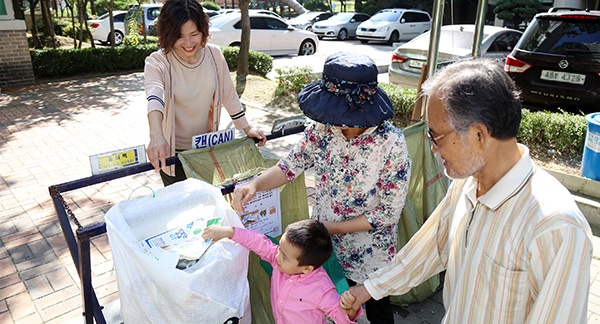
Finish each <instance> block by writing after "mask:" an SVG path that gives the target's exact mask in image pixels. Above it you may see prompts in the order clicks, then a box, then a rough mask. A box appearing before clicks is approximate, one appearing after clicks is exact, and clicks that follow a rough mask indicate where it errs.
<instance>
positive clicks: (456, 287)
mask: <svg viewBox="0 0 600 324" xmlns="http://www.w3.org/2000/svg"><path fill="white" fill-rule="evenodd" d="M423 93H424V94H425V95H427V96H428V97H429V101H428V106H427V109H428V124H429V131H428V133H427V136H428V137H429V139H430V141H431V144H432V149H433V150H434V152H436V153H439V154H440V157H441V159H442V161H443V166H444V169H445V172H446V174H447V175H448V177H450V178H451V179H453V181H452V183H451V185H450V187H449V189H448V193H447V195H446V197H445V198H444V200H443V201H442V202H441V203H440V204H439V206H438V207H437V208H436V210H435V211H434V212H433V213H432V215H431V216H430V217H429V218H428V220H427V222H426V223H425V224H424V225H423V226H422V228H421V229H420V230H419V232H417V233H416V234H415V235H414V236H413V238H412V239H411V240H410V242H408V244H406V246H404V248H403V249H402V250H400V251H399V252H398V253H397V254H396V256H395V257H394V259H393V261H392V264H391V265H389V266H387V267H385V268H382V269H380V270H378V271H376V272H374V273H372V274H370V275H369V278H368V279H367V280H366V281H365V282H364V283H363V285H359V286H356V287H352V288H351V290H350V291H349V292H347V293H346V294H345V295H344V296H343V297H342V300H341V304H342V307H343V308H349V307H353V308H356V307H357V305H360V303H362V302H364V301H365V300H368V299H370V298H374V299H380V298H382V297H384V296H388V295H400V294H403V293H405V292H407V291H408V290H410V289H411V288H412V287H415V286H417V285H418V284H419V283H421V282H423V281H425V280H426V279H428V278H429V277H431V276H433V275H435V274H437V273H440V272H442V271H444V270H445V271H446V273H445V281H444V292H443V300H444V307H445V314H444V319H443V322H444V323H585V322H586V321H587V320H586V317H587V301H588V291H589V282H590V263H591V258H592V234H591V230H590V227H589V224H588V223H587V221H586V219H585V218H584V216H583V215H582V213H581V211H579V209H578V208H577V205H576V204H575V201H574V200H573V198H572V196H571V194H570V193H569V191H568V190H567V189H565V188H564V187H563V186H562V185H561V184H560V183H559V182H558V181H557V180H556V179H554V178H553V177H552V176H551V175H549V174H548V173H547V172H546V171H544V170H543V169H541V168H540V167H537V166H536V165H535V164H534V162H533V160H532V159H531V157H530V155H529V150H528V148H527V147H526V146H524V145H522V144H519V143H517V133H518V130H519V124H520V122H521V104H520V100H519V92H518V91H517V90H516V88H515V85H514V84H513V82H512V80H511V79H510V78H509V77H508V76H507V75H506V73H505V72H504V71H503V70H502V68H501V67H500V66H499V65H498V64H497V63H495V62H493V61H489V60H484V59H472V60H464V61H461V62H458V63H455V64H453V65H450V66H448V67H447V68H445V69H444V70H442V71H441V72H440V73H438V74H437V75H435V76H434V77H433V78H431V79H430V80H428V81H427V82H426V83H425V84H424V85H423ZM352 302H353V303H352Z"/></svg>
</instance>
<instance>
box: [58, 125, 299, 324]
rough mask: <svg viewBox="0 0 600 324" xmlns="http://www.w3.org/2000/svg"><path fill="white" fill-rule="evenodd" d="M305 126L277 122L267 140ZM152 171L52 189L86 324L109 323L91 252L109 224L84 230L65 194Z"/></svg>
mask: <svg viewBox="0 0 600 324" xmlns="http://www.w3.org/2000/svg"><path fill="white" fill-rule="evenodd" d="M304 122H305V119H304V118H303V117H293V118H289V119H284V120H281V121H276V122H275V123H274V126H273V128H272V130H271V133H270V134H268V135H267V140H272V139H276V138H280V137H283V136H286V135H291V134H296V133H300V132H302V131H303V130H304V127H305V126H304ZM178 163H181V162H180V161H179V159H178V158H177V157H176V156H174V157H169V158H167V160H166V164H167V165H173V164H178ZM150 170H154V167H153V166H152V165H151V164H150V163H144V164H139V165H134V166H131V167H127V168H123V169H118V170H114V171H109V172H106V173H102V174H98V175H94V176H90V177H87V178H82V179H78V180H73V181H69V182H65V183H62V184H57V185H52V186H50V187H48V190H49V192H50V196H51V197H52V202H53V203H54V208H55V209H56V213H57V214H58V220H59V222H60V227H61V229H62V232H63V235H64V237H65V241H66V242H67V246H68V248H69V252H70V253H71V257H72V258H73V263H74V264H75V267H76V268H77V273H78V275H79V280H80V284H81V285H80V286H81V297H82V304H83V305H82V306H83V316H84V318H85V323H89V324H92V323H94V319H95V320H96V323H99V324H105V323H106V319H105V317H104V314H103V313H102V309H103V306H101V305H100V303H99V302H98V298H97V297H96V293H95V291H94V288H93V286H92V269H91V252H90V241H91V239H92V238H94V237H96V236H99V235H102V234H105V233H106V223H105V222H103V221H102V222H98V223H95V224H92V225H88V226H82V225H81V223H80V222H79V220H78V219H77V218H76V217H75V215H74V214H73V212H72V211H71V209H70V208H69V206H68V205H67V203H66V201H65V200H64V198H63V197H62V195H61V194H62V193H65V192H69V191H73V190H77V189H81V188H84V187H88V186H92V185H96V184H100V183H105V182H108V181H112V180H115V179H119V178H122V177H127V176H131V175H135V174H138V173H142V172H147V171H150ZM233 189H234V185H230V186H225V187H221V193H222V194H224V195H225V194H228V193H231V192H233ZM71 221H72V222H73V223H74V224H75V225H76V226H77V229H76V231H75V233H73V228H72V226H71Z"/></svg>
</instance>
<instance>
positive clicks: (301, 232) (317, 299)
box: [202, 219, 362, 324]
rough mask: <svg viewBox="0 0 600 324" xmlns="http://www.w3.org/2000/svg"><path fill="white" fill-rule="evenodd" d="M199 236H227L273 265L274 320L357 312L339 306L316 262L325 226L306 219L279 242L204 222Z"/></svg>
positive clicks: (343, 318)
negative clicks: (202, 231)
mask: <svg viewBox="0 0 600 324" xmlns="http://www.w3.org/2000/svg"><path fill="white" fill-rule="evenodd" d="M202 237H203V238H204V239H211V238H212V239H213V240H215V241H216V240H220V239H222V238H229V239H231V240H233V241H234V242H238V243H240V244H242V245H243V246H245V247H246V248H248V249H249V250H251V251H253V252H254V253H256V254H257V255H258V256H260V258H261V259H263V260H265V261H267V262H269V263H270V264H271V265H272V266H273V274H272V275H271V307H272V309H273V317H274V318H275V323H277V324H284V323H286V324H296V323H326V317H330V318H331V319H332V320H333V321H334V322H335V323H336V324H341V323H355V320H356V318H358V317H359V316H360V315H361V314H362V308H359V309H358V310H346V311H347V312H349V314H348V313H345V312H344V310H342V309H341V307H340V296H339V295H338V293H337V291H336V289H335V285H334V284H333V282H332V281H331V279H330V278H329V275H327V272H325V269H323V267H321V265H323V264H324V263H325V262H326V261H327V260H328V259H329V257H330V256H331V253H332V250H333V248H332V245H331V238H330V236H329V233H328V232H327V229H326V228H325V226H324V225H323V224H322V223H321V222H319V221H316V220H312V219H306V220H302V221H298V222H295V223H292V224H290V225H288V227H287V228H286V230H285V232H284V233H283V235H282V236H281V241H280V242H279V245H277V244H274V243H273V242H271V240H270V239H269V238H268V237H267V236H265V235H264V234H262V233H260V232H256V231H253V230H248V229H244V228H239V227H228V226H217V225H212V226H209V227H207V228H206V229H205V230H204V233H203V234H202Z"/></svg>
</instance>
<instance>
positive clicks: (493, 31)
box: [388, 25, 523, 88]
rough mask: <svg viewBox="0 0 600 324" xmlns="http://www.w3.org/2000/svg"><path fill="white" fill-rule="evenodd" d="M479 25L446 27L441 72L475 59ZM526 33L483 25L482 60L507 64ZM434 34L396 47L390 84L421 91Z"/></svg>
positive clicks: (442, 37) (440, 55) (442, 34)
mask: <svg viewBox="0 0 600 324" xmlns="http://www.w3.org/2000/svg"><path fill="white" fill-rule="evenodd" d="M474 33H475V25H446V26H442V28H441V31H440V42H439V48H438V56H437V64H438V69H439V68H441V67H443V66H444V65H447V64H450V63H452V62H455V61H458V60H462V59H465V58H469V57H471V52H472V47H473V37H474ZM521 35H523V33H522V32H520V31H518V30H515V29H510V28H503V27H497V26H488V25H486V26H483V35H482V38H481V48H480V54H481V57H485V58H489V59H493V60H497V61H498V64H500V65H502V66H503V65H504V61H505V59H506V56H508V54H510V52H511V51H512V50H513V48H515V45H516V44H517V42H518V41H519V39H520V38H521ZM429 38H430V33H429V32H427V33H425V34H422V35H420V36H418V37H416V38H414V39H413V40H411V41H410V42H408V43H406V44H402V45H400V46H398V48H396V50H395V51H394V54H393V55H392V61H391V64H390V65H389V66H388V76H389V81H390V83H393V84H397V85H399V86H400V87H405V88H417V87H418V85H419V79H420V78H421V70H422V68H423V65H424V64H425V63H426V62H427V53H428V52H429Z"/></svg>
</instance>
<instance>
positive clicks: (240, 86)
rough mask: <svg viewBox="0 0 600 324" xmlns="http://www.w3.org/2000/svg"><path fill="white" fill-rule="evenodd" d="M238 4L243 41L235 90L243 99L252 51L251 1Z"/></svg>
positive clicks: (245, 0) (241, 42)
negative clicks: (249, 8)
mask: <svg viewBox="0 0 600 324" xmlns="http://www.w3.org/2000/svg"><path fill="white" fill-rule="evenodd" d="M238 3H239V5H240V10H241V12H242V39H241V41H240V52H239V54H238V66H237V71H236V72H237V76H236V79H235V81H236V82H235V83H236V85H235V89H236V91H237V93H238V96H240V97H241V96H242V94H243V93H244V90H246V78H247V77H248V73H249V72H250V67H249V63H248V56H249V50H250V16H249V15H248V7H249V6H250V0H240V1H239V2H238Z"/></svg>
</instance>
